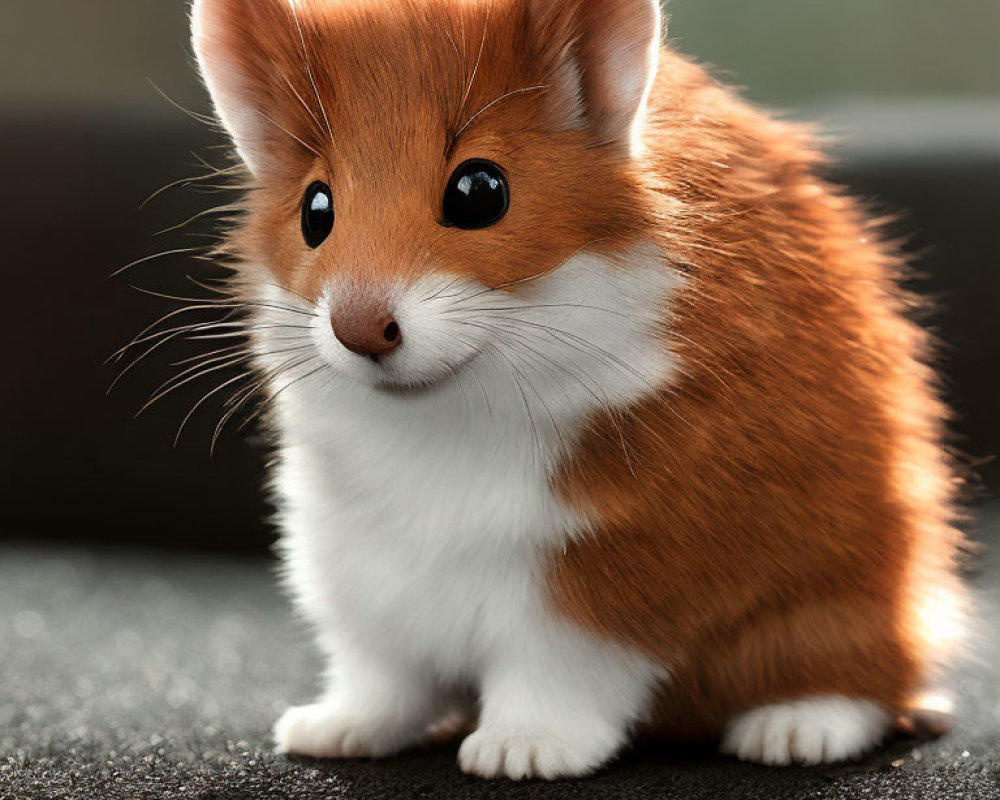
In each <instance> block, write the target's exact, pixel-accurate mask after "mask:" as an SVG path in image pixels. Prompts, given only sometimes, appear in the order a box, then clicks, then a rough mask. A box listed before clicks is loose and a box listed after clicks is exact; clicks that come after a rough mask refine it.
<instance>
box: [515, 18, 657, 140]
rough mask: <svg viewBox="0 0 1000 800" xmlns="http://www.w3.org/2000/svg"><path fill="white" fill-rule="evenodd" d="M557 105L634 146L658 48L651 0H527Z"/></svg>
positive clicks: (605, 136) (600, 136) (600, 134)
mask: <svg viewBox="0 0 1000 800" xmlns="http://www.w3.org/2000/svg"><path fill="white" fill-rule="evenodd" d="M531 16H532V24H533V26H534V29H535V35H536V41H537V42H538V43H539V45H540V46H541V47H542V49H543V51H548V52H549V53H550V54H551V55H550V58H549V59H548V60H549V69H550V72H551V75H552V77H553V78H554V83H555V84H556V85H555V86H553V89H554V90H555V91H557V92H561V93H562V102H563V107H564V112H566V113H567V115H568V116H570V117H572V116H573V115H574V114H575V115H576V116H577V118H578V121H582V124H584V125H586V126H587V127H588V128H589V129H590V130H591V132H592V133H593V135H594V137H595V139H596V140H597V141H599V142H602V143H610V144H618V145H622V146H625V147H627V148H628V150H629V152H631V153H633V154H634V153H635V152H636V151H637V150H638V149H639V147H640V145H641V136H642V122H643V119H644V117H645V111H646V101H647V99H648V97H649V92H650V89H651V88H652V85H653V80H654V79H655V77H656V67H657V63H658V60H659V53H660V35H661V24H662V23H661V17H660V6H659V3H658V2H657V0H531Z"/></svg>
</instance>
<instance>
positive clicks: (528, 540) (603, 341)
mask: <svg viewBox="0 0 1000 800" xmlns="http://www.w3.org/2000/svg"><path fill="white" fill-rule="evenodd" d="M435 280H436V284H435V283H430V285H428V284H427V282H425V283H423V284H421V285H419V286H415V287H410V288H408V289H407V290H406V291H405V292H401V295H400V297H399V298H398V300H397V307H396V315H397V319H399V320H400V324H401V327H402V329H403V330H404V331H415V332H418V334H419V336H420V337H421V339H422V341H424V342H438V343H441V344H440V347H441V353H440V358H441V360H445V361H447V360H448V359H449V358H451V359H452V360H453V361H455V362H460V363H461V366H460V367H459V368H457V369H455V370H454V371H453V375H452V376H451V377H450V378H447V379H445V380H442V381H439V382H438V383H436V384H435V385H434V386H433V387H431V388H429V389H425V390H422V391H417V392H405V393H395V392H392V391H386V390H385V389H379V388H376V387H375V386H373V385H372V383H371V381H370V380H368V381H366V378H370V374H371V370H372V366H371V365H370V364H368V363H367V362H365V361H364V360H363V359H358V358H357V357H356V356H354V355H353V354H348V353H346V351H345V352H340V351H338V350H337V347H336V345H335V344H334V343H333V342H332V341H331V336H330V334H329V330H328V329H329V323H328V322H327V321H326V320H327V314H326V310H325V308H324V307H323V303H328V302H329V298H325V299H324V301H322V302H321V304H320V308H319V309H317V313H316V317H315V319H316V324H315V326H314V328H315V330H314V333H315V336H314V338H315V344H316V349H317V351H318V352H319V353H320V354H322V357H323V360H324V361H326V362H327V364H329V365H330V366H331V368H332V369H331V373H330V374H326V373H325V371H323V372H320V373H318V374H313V375H311V376H309V377H306V378H304V379H302V380H299V381H294V380H290V381H289V382H288V384H287V388H286V389H285V390H283V391H281V392H280V394H279V395H278V397H277V399H276V402H275V412H276V423H277V427H278V432H279V456H280V458H279V465H278V467H277V471H276V475H275V476H274V477H275V480H274V485H275V489H276V492H277V495H278V501H279V506H280V509H281V522H282V528H283V554H284V558H285V564H286V570H287V585H288V587H289V589H290V590H291V592H292V594H293V597H294V598H295V600H296V601H297V604H298V606H299V608H300V609H301V610H302V612H303V613H304V614H305V616H306V617H307V618H308V619H309V620H310V621H311V622H312V623H313V625H314V626H315V627H316V629H317V633H318V636H319V642H320V644H321V646H322V647H323V648H324V649H325V650H326V651H327V652H328V654H329V655H330V656H331V660H332V665H333V666H332V675H331V677H332V686H331V690H330V692H329V694H328V696H327V698H326V700H324V702H323V703H320V704H317V705H316V706H307V707H303V708H302V709H298V710H293V711H291V712H289V714H288V715H286V717H285V718H283V720H282V722H281V723H280V725H279V729H278V732H277V736H278V739H279V744H280V745H281V746H282V747H284V748H285V749H293V750H295V751H296V752H305V753H312V754H319V755H322V754H328V755H329V754H341V755H343V754H346V753H349V752H359V753H369V754H378V753H380V752H389V751H391V750H393V749H397V748H398V747H399V746H402V745H404V744H406V743H407V742H409V741H412V740H414V739H416V738H419V737H418V734H417V733H416V731H417V730H418V729H419V730H422V729H423V727H425V726H426V724H427V723H428V722H429V721H431V720H432V719H433V717H434V716H435V715H436V714H439V713H441V711H442V710H443V709H442V708H441V707H440V706H439V705H437V704H436V701H434V700H426V701H425V700H424V699H417V698H426V697H434V696H436V695H437V694H438V692H439V690H441V688H442V687H449V686H452V685H462V686H467V687H471V688H473V690H474V691H475V692H477V694H478V695H479V696H480V699H481V712H480V730H479V732H477V734H475V735H474V736H472V737H469V739H467V740H466V744H465V745H463V753H464V755H463V756H462V757H463V758H464V759H465V760H466V761H468V762H469V763H473V764H480V762H482V761H483V760H484V759H485V760H486V761H489V760H490V759H491V758H494V757H495V756H496V751H497V747H501V746H502V747H506V746H507V745H506V744H501V743H505V742H508V741H509V739H510V735H511V731H510V730H509V729H510V727H511V726H521V727H523V726H525V725H527V726H528V727H529V728H531V727H535V728H538V729H539V731H544V730H548V729H552V730H556V731H558V736H554V735H548V734H546V735H544V736H542V738H543V739H544V741H546V742H547V743H548V745H547V746H549V747H550V748H555V749H554V750H552V751H551V752H548V754H547V755H546V754H544V753H543V754H539V753H538V752H535V751H534V750H531V751H530V752H528V753H527V754H522V755H523V756H524V758H527V759H528V760H529V761H531V760H532V759H534V760H536V761H537V760H538V759H542V760H543V761H544V760H545V759H546V758H548V759H549V760H550V761H551V762H552V768H553V769H554V770H562V769H563V767H560V766H558V764H559V763H561V761H560V760H565V759H567V758H571V759H581V763H584V764H589V763H592V762H595V760H596V761H599V760H601V759H603V758H605V757H607V753H609V752H613V751H614V750H616V749H617V748H618V747H620V746H621V743H622V742H623V741H624V737H625V736H627V731H628V728H629V726H630V725H631V724H633V723H634V722H636V721H637V720H638V719H639V718H640V717H641V715H642V713H643V711H644V710H645V708H646V706H647V705H648V698H649V693H650V691H651V690H652V687H653V686H654V684H655V682H656V680H657V678H658V677H659V676H660V675H661V669H660V668H659V667H658V666H657V665H653V664H651V663H649V662H648V661H647V660H646V659H645V658H644V657H643V656H641V655H640V654H638V653H636V652H633V651H630V650H628V649H627V648H624V647H622V646H619V645H617V644H614V643H611V642H607V641H602V640H599V639H597V638H595V637H593V636H591V635H590V634H588V633H586V632H585V631H583V630H581V629H579V628H577V627H575V626H574V625H572V624H571V623H569V622H568V621H566V620H564V619H563V618H561V617H559V616H558V615H556V614H554V613H552V611H551V609H550V608H549V607H548V601H547V595H546V591H545V586H544V571H545V563H546V554H547V553H548V552H551V550H552V549H553V548H559V547H561V546H563V544H564V543H565V542H566V541H567V539H568V538H569V537H572V536H578V535H586V529H587V520H586V519H583V518H581V517H580V516H579V515H578V514H577V513H575V512H574V511H572V510H571V509H569V508H567V507H566V506H565V505H564V504H563V503H562V502H560V500H559V499H558V498H557V497H556V496H555V495H554V493H553V492H552V490H551V488H550V478H551V474H552V470H553V469H554V468H555V466H556V465H557V464H558V462H559V459H561V458H565V457H571V451H572V446H573V441H574V439H575V438H576V437H577V436H578V434H579V432H580V429H581V426H582V424H583V423H584V421H585V420H586V419H587V418H588V417H589V415H591V414H592V413H593V412H594V411H595V410H597V409H598V408H600V407H602V406H604V407H611V408H622V407H625V406H627V405H628V404H629V403H631V402H634V401H635V400H637V399H638V398H639V397H641V396H642V395H644V394H645V393H646V392H648V391H651V390H652V388H653V387H654V386H657V385H662V382H663V381H664V380H666V379H668V378H669V375H670V373H671V371H672V369H673V367H674V365H673V362H672V359H671V357H670V355H669V353H668V350H667V347H666V345H665V344H664V337H663V335H662V329H661V327H660V326H661V325H662V322H663V319H664V314H665V310H666V307H667V299H668V296H669V292H670V290H671V289H672V288H673V287H674V286H675V285H676V283H677V281H678V278H677V275H676V273H674V272H673V270H671V269H670V268H669V267H667V266H666V265H665V264H664V263H663V262H662V260H661V259H660V258H658V257H656V256H655V254H654V253H653V252H652V251H649V250H644V251H640V252H639V253H633V254H631V256H630V257H629V258H627V259H623V260H622V261H620V262H613V261H609V260H606V259H601V258H597V257H593V256H578V257H577V258H575V259H572V260H571V261H570V262H568V263H567V264H565V265H564V266H563V267H562V268H560V269H559V270H558V271H556V272H555V273H553V274H552V275H549V276H547V277H546V278H544V279H542V280H539V281H538V282H536V283H532V284H530V285H529V286H526V287H524V288H523V289H522V290H519V291H517V292H513V293H502V294H499V295H497V294H491V295H484V293H483V289H482V287H477V286H474V285H473V286H468V285H466V286H460V287H459V288H458V289H452V288H451V287H452V286H453V284H454V281H452V280H449V279H447V278H436V279H435ZM331 292H336V287H335V286H334V287H331ZM456 298H457V299H456ZM470 299H473V300H475V302H469V301H470ZM418 300H419V302H418ZM487 320H493V323H492V324H490V325H489V326H488V328H489V330H488V331H486V332H485V333H484V332H483V330H484V329H483V324H484V322H485V321H487ZM446 324H453V325H459V326H463V327H458V328H455V329H454V330H456V331H457V332H458V334H456V335H455V336H449V335H446V334H447V330H446V328H445V325H446ZM404 336H405V334H404ZM475 336H479V338H478V339H475V338H474V337H475ZM470 337H473V338H472V339H471V341H470ZM455 342H460V343H461V348H467V347H471V348H472V349H473V350H474V351H476V352H478V353H480V355H479V356H477V357H475V358H473V359H471V360H468V359H467V358H466V357H465V356H466V353H465V352H463V350H462V349H461V348H459V349H457V350H455V349H454V348H455V347H457V345H456V344H455ZM267 346H268V344H267V341H266V339H263V338H262V343H261V350H262V351H265V350H266V348H267ZM449 347H452V348H453V349H452V350H451V351H449V349H448V348H449ZM341 349H342V348H341ZM422 355H423V356H424V357H426V353H425V354H422ZM394 358H395V356H394ZM351 359H354V360H353V361H352V360H351ZM401 364H402V366H401V367H400V369H404V368H405V367H406V362H405V361H401ZM623 457H624V456H623ZM362 718H363V720H364V721H363V723H361V722H358V719H362ZM487 723H488V724H487ZM331 732H332V733H331ZM338 732H339V733H338ZM540 735H541V734H540ZM345 737H346V738H345ZM491 737H492V738H491ZM348 740H349V741H350V742H351V743H352V744H350V745H348V744H347V743H346V742H348ZM526 741H529V743H530V737H529V739H528V740H526Z"/></svg>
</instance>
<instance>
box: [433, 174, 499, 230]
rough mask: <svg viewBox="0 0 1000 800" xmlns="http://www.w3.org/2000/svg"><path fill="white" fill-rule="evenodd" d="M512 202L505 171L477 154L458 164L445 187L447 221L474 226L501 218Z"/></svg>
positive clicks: (470, 228) (456, 224) (483, 225)
mask: <svg viewBox="0 0 1000 800" xmlns="http://www.w3.org/2000/svg"><path fill="white" fill-rule="evenodd" d="M508 206H510V191H509V189H508V188H507V179H506V178H505V177H504V174H503V172H502V171H501V170H500V167H498V166H497V165H496V164H494V163H493V162H492V161H485V160H483V159H481V158H474V159H472V160H471V161H465V162H463V163H462V164H459V166H458V168H457V169H456V170H455V171H454V172H453V173H452V175H451V178H449V179H448V186H447V187H446V188H445V190H444V204H443V205H442V207H441V210H442V212H443V213H444V221H445V224H448V225H454V226H455V227H456V228H463V229H465V230H474V229H476V228H487V227H489V226H490V225H492V224H493V223H495V222H499V221H500V219H501V218H502V217H503V215H504V214H506V213H507V208H508Z"/></svg>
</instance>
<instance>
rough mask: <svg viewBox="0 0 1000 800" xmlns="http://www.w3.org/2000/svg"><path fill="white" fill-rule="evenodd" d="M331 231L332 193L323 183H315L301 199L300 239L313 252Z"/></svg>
mask: <svg viewBox="0 0 1000 800" xmlns="http://www.w3.org/2000/svg"><path fill="white" fill-rule="evenodd" d="M332 230H333V193H332V192H331V191H330V187H329V186H327V185H326V184H325V183H323V181H316V182H315V183H312V184H310V186H309V188H308V189H306V194H305V197H303V198H302V238H303V239H305V240H306V244H307V245H309V246H310V247H311V248H313V250H315V249H316V248H317V247H319V246H320V245H321V244H323V242H325V241H326V237H327V236H329V235H330V231H332Z"/></svg>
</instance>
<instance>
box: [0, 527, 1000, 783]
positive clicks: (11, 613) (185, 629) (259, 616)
mask: <svg viewBox="0 0 1000 800" xmlns="http://www.w3.org/2000/svg"><path fill="white" fill-rule="evenodd" d="M983 527H984V534H983V537H982V538H984V539H986V540H989V539H992V540H994V541H995V542H997V544H998V546H1000V508H994V509H993V511H992V513H991V514H990V515H989V516H988V519H987V523H986V524H985V525H984V526H983ZM998 567H1000V564H998V558H997V554H996V550H994V551H992V552H988V553H987V555H986V556H985V558H983V560H982V569H981V571H980V574H979V576H978V578H977V584H978V586H979V590H980V592H979V594H980V597H981V599H982V602H983V609H982V611H981V615H980V616H981V625H980V628H979V632H978V634H977V636H976V637H975V640H976V648H977V651H978V653H977V656H976V658H975V659H974V660H973V661H972V663H970V664H968V665H966V666H965V667H963V668H962V669H961V671H960V672H959V673H958V674H957V675H956V677H955V685H956V688H957V690H958V693H959V715H958V722H957V727H956V730H955V731H954V732H953V733H951V734H950V735H948V736H946V737H944V738H943V739H941V740H938V741H936V742H930V743H918V742H913V741H904V740H898V741H896V742H893V743H892V744H891V745H890V746H889V747H888V748H886V749H884V750H882V751H880V752H879V753H877V754H875V755H873V756H872V757H870V758H869V759H867V760H866V761H864V762H862V763H859V764H848V765H843V766H836V767H826V768H817V769H799V768H786V769H768V768H764V767H756V766H752V765H746V764H740V763H737V762H735V761H732V760H730V759H725V758H721V757H719V756H717V755H715V754H714V753H712V752H710V751H706V750H689V749H680V750H678V749H676V748H665V747H663V746H658V747H652V746H650V747H645V748H642V749H640V750H639V751H637V752H634V753H631V754H628V755H626V756H625V757H624V758H623V759H622V760H621V761H619V762H618V763H616V764H615V765H613V766H612V767H611V768H609V769H607V770H605V771H604V772H602V773H601V774H600V775H598V776H596V777H594V778H592V779H589V780H587V781H584V782H563V783H554V784H543V783H538V782H529V783H524V784H508V783H493V784H490V783H483V782H480V781H477V780H474V779H471V778H466V777H464V776H462V775H461V774H460V773H459V771H458V769H457V767H456V766H455V760H454V759H455V747H454V746H453V745H452V746H443V747H438V748H433V749H430V750H426V751H420V752H414V753H409V754H406V755H404V756H402V757H399V758H396V759H391V760H388V761H384V762H377V763H376V762H368V761H350V762H341V763H316V762H308V761H293V762H290V761H288V760H286V759H284V758H279V757H275V756H273V755H271V754H270V753H269V751H268V741H267V735H268V729H269V727H270V724H271V722H272V721H273V720H274V718H275V717H276V716H277V714H278V713H280V711H281V710H282V709H283V708H284V706H285V704H286V703H288V702H301V701H305V700H308V699H310V696H311V694H312V692H313V690H314V685H315V683H314V682H315V673H316V671H317V666H318V664H317V661H316V654H315V651H314V650H313V648H312V646H311V644H310V643H309V639H308V636H307V634H306V632H305V631H304V630H303V629H302V628H301V627H300V626H299V625H298V624H297V623H294V622H292V621H291V615H290V610H289V608H288V607H287V605H286V603H285V602H284V601H282V600H281V599H280V597H279V596H278V594H277V592H276V590H275V587H274V581H273V578H272V574H271V569H270V565H269V564H268V563H267V562H261V561H234V560H224V559H219V558H211V557H204V556H201V557H196V556H179V555H169V556H168V555H163V554H149V553H141V554H138V553H137V554H131V553H127V552H126V553H123V552H121V551H115V552H111V551H105V552H93V551H86V550H82V549H67V548H51V547H50V548H46V549H41V548H35V547H31V546H27V545H23V546H15V545H5V546H4V547H3V549H0V587H2V588H0V642H2V643H3V647H2V651H0V676H2V684H0V798H5V799H6V798H12V799H13V798H17V800H27V799H28V798H60V800H62V799H63V798H66V799H67V800H70V799H72V798H130V799H131V798H151V799H152V798H156V799H157V800H159V799H160V798H204V799H206V800H207V799H208V798H233V799H234V800H235V799H236V798H241V800H242V799H243V798H249V799H254V798H325V797H334V798H340V797H342V798H350V799H351V800H354V799H355V798H410V797H413V798H417V797H428V798H431V797H434V798H437V797H457V798H473V797H497V798H500V797H531V798H549V797H552V798H556V797H583V798H589V797H595V798H596V797H601V798H678V799H679V800H698V799H699V798H727V797H733V798H761V800H764V799H766V800H782V799H783V798H800V797H801V798H807V797H808V798H844V799H847V798H869V797H870V798H921V800H925V799H926V800H935V799H936V798H963V800H964V799H966V798H967V799H969V800H979V798H984V799H985V798H993V797H1000V667H998V662H1000V642H998V641H997V631H998V626H997V621H998V608H1000V569H998Z"/></svg>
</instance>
